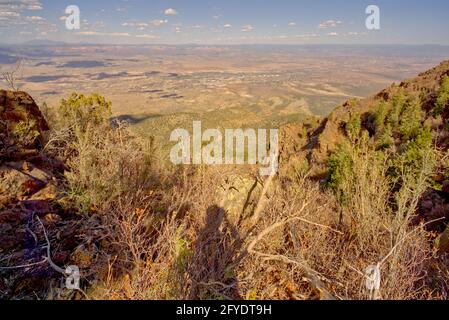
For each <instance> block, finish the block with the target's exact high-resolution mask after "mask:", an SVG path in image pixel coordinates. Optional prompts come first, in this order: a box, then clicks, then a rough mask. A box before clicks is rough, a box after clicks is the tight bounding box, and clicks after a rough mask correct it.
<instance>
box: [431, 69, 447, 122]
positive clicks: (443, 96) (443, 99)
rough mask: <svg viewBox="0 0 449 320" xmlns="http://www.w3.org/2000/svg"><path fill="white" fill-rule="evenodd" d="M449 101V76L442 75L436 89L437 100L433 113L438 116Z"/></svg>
mask: <svg viewBox="0 0 449 320" xmlns="http://www.w3.org/2000/svg"><path fill="white" fill-rule="evenodd" d="M448 103H449V76H447V75H446V76H444V78H443V82H442V84H441V87H440V89H439V90H438V96H437V101H436V104H435V112H434V113H435V115H436V116H438V115H440V114H442V113H443V112H444V110H445V109H446V108H447V106H448Z"/></svg>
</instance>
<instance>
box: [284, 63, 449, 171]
mask: <svg viewBox="0 0 449 320" xmlns="http://www.w3.org/2000/svg"><path fill="white" fill-rule="evenodd" d="M444 76H449V61H444V62H442V63H441V64H440V65H439V66H437V67H435V68H433V69H431V70H428V71H426V72H424V73H422V74H420V75H418V77H416V78H414V79H411V80H407V81H404V82H402V83H400V84H399V85H396V84H393V85H392V86H391V87H389V88H387V89H385V90H383V91H381V92H379V93H378V94H376V95H375V96H372V97H369V98H366V99H362V100H356V99H352V100H349V101H347V102H345V103H344V104H343V105H341V106H339V107H337V108H336V109H335V110H334V111H333V112H332V113H331V114H330V115H329V116H328V117H327V118H325V119H323V120H322V121H321V123H320V124H319V126H318V127H313V126H312V127H311V126H309V127H308V131H306V132H304V129H301V130H300V131H302V132H303V133H304V135H305V137H306V138H305V139H304V137H303V138H302V139H296V140H293V141H289V142H288V143H287V145H285V146H284V154H283V159H285V160H287V159H289V158H296V157H301V158H306V159H307V160H308V163H309V164H310V165H312V166H314V167H317V166H321V165H325V164H326V162H327V160H328V157H329V155H330V154H332V153H333V152H334V151H335V150H336V149H337V147H338V145H340V144H342V143H343V142H344V141H348V138H349V137H348V133H347V131H346V127H347V125H348V122H349V121H350V120H351V117H355V116H360V117H361V119H362V123H361V125H362V129H365V130H367V131H368V132H369V134H370V138H371V141H372V142H373V141H374V140H376V141H377V140H378V139H379V136H378V135H377V133H378V132H376V128H375V127H373V125H374V124H373V121H372V120H373V119H372V113H373V112H375V111H376V110H377V109H378V108H379V106H380V105H382V104H386V105H388V104H392V103H394V100H395V98H396V97H397V96H398V95H403V96H407V95H410V96H414V97H416V98H418V99H419V100H420V107H421V108H422V109H423V111H424V112H425V115H424V116H423V118H422V119H420V122H421V125H424V124H425V123H428V124H431V126H432V131H433V133H434V136H435V138H436V139H435V142H436V143H437V145H438V146H441V147H442V148H444V149H445V150H446V149H447V147H448V146H447V143H448V141H447V139H446V136H445V135H444V134H443V132H442V131H446V130H445V129H447V128H446V127H445V124H446V122H447V118H448V116H449V115H448V113H447V110H446V109H445V111H446V112H443V113H440V114H435V112H434V111H435V109H436V103H437V99H438V90H439V89H440V87H441V85H442V82H443V78H444ZM388 111H389V110H385V112H388ZM398 116H400V115H398ZM402 120H403V121H407V120H406V119H402ZM303 126H304V125H303V124H302V123H301V124H297V125H289V126H286V127H284V132H289V131H291V130H295V129H294V128H296V129H297V128H302V127H303ZM310 129H312V130H310ZM289 135H290V134H289V133H287V134H286V135H285V136H286V137H287V140H288V139H290V140H291V139H292V138H291V137H289ZM396 138H398V139H396V141H395V142H396V145H398V146H399V145H400V144H401V143H402V142H403V141H402V140H401V139H400V137H396ZM281 141H283V139H281ZM298 150H301V152H297V151H298ZM285 163H288V161H286V162H285Z"/></svg>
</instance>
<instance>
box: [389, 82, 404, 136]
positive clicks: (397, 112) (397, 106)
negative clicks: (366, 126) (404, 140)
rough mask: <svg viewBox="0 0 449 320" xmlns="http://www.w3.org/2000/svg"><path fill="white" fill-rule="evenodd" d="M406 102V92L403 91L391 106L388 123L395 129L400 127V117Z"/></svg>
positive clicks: (396, 95)
mask: <svg viewBox="0 0 449 320" xmlns="http://www.w3.org/2000/svg"><path fill="white" fill-rule="evenodd" d="M405 101H406V96H405V94H404V91H403V90H401V91H399V92H398V93H396V94H395V95H394V96H393V102H392V105H391V109H390V112H389V114H388V123H389V124H390V125H391V126H392V127H393V128H394V127H396V126H398V124H399V121H400V116H401V113H402V108H403V106H404V103H405Z"/></svg>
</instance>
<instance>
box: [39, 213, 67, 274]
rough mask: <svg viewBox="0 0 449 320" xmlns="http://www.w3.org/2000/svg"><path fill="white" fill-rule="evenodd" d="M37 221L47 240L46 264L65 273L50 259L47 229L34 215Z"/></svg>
mask: <svg viewBox="0 0 449 320" xmlns="http://www.w3.org/2000/svg"><path fill="white" fill-rule="evenodd" d="M36 219H37V221H38V222H39V224H40V225H41V226H42V229H43V231H44V237H45V241H47V246H46V247H47V261H48V264H49V265H50V267H52V269H53V270H55V271H56V272H59V273H62V274H63V275H66V273H65V270H64V269H62V268H60V267H58V266H57V265H56V264H55V263H54V262H53V260H52V259H51V244H50V240H49V239H48V235H47V230H46V229H45V226H44V224H43V223H42V221H41V219H39V217H38V216H36Z"/></svg>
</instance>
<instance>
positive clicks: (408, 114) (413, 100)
mask: <svg viewBox="0 0 449 320" xmlns="http://www.w3.org/2000/svg"><path fill="white" fill-rule="evenodd" d="M423 118H424V112H423V110H422V108H421V103H420V101H419V99H418V98H417V97H415V96H409V97H408V98H407V100H406V101H405V103H404V105H403V108H402V113H401V116H400V125H399V133H400V134H401V135H402V137H403V139H404V140H405V141H408V140H410V139H412V138H414V137H416V136H417V135H418V134H419V133H420V130H421V128H422V121H423Z"/></svg>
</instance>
